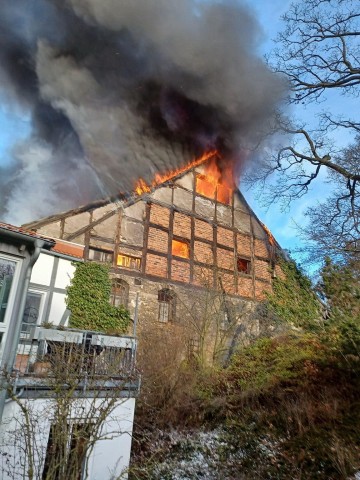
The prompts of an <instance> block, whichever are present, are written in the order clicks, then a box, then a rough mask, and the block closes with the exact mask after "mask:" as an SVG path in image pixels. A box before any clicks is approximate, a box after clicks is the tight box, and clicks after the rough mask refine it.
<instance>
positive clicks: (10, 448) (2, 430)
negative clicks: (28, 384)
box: [0, 398, 135, 480]
mask: <svg viewBox="0 0 360 480" xmlns="http://www.w3.org/2000/svg"><path fill="white" fill-rule="evenodd" d="M20 401H21V404H22V405H23V406H24V407H25V408H26V409H27V410H28V411H29V412H31V419H32V423H33V425H32V426H33V431H34V434H33V435H31V436H30V440H31V443H32V445H33V449H34V453H33V464H34V478H36V479H40V478H42V471H43V466H44V461H45V456H46V448H47V443H48V438H49V431H50V425H51V420H52V416H53V405H54V402H53V401H52V400H49V399H41V398H38V399H24V400H20ZM106 401H107V400H104V399H91V398H90V399H80V400H77V401H76V402H75V403H74V407H73V411H72V414H71V416H70V418H69V422H74V423H76V422H81V417H82V415H83V413H82V412H84V411H85V412H86V410H87V409H88V408H91V405H90V404H93V402H95V403H96V406H97V407H98V409H99V412H100V411H101V409H102V407H104V404H103V402H106ZM86 404H88V405H86ZM134 410H135V399H134V398H124V399H119V400H117V401H116V404H115V405H114V408H113V409H112V412H111V413H110V414H109V415H108V417H107V419H106V420H105V422H104V423H103V426H102V430H101V432H100V434H99V439H98V440H97V441H96V442H95V445H94V447H93V449H92V450H91V452H90V454H89V455H88V457H87V460H86V465H85V466H84V474H83V477H82V480H114V479H117V480H120V479H121V480H125V479H127V477H128V475H127V469H128V466H129V461H130V450H131V435H132V427H133V418H134ZM24 425H25V420H24V417H23V414H22V412H21V410H20V406H19V405H17V404H16V403H15V402H14V401H10V402H7V403H6V405H5V409H4V415H3V422H2V424H1V425H0V478H1V479H2V480H26V479H28V478H29V475H28V473H27V472H28V467H29V462H28V461H25V458H27V457H26V456H25V454H24V452H25V442H26V441H27V440H29V435H27V433H26V429H25V428H24Z"/></svg>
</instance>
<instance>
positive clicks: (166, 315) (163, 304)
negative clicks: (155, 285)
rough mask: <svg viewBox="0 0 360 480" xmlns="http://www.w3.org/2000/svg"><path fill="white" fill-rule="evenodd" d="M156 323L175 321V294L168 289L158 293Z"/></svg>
mask: <svg viewBox="0 0 360 480" xmlns="http://www.w3.org/2000/svg"><path fill="white" fill-rule="evenodd" d="M158 303H159V309H158V322H160V323H164V324H165V323H174V322H175V320H176V293H175V292H174V290H171V289H170V288H162V289H161V290H159V291H158Z"/></svg>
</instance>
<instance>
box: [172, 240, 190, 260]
mask: <svg viewBox="0 0 360 480" xmlns="http://www.w3.org/2000/svg"><path fill="white" fill-rule="evenodd" d="M189 250H190V249H189V244H188V243H186V242H182V241H180V240H173V241H172V245H171V252H172V254H173V255H174V256H176V257H181V258H189Z"/></svg>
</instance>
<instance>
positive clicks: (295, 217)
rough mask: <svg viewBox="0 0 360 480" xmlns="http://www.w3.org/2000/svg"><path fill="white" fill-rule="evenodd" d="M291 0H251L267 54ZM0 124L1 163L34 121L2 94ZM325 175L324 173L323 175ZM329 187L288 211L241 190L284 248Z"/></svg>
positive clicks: (295, 241) (309, 113)
mask: <svg viewBox="0 0 360 480" xmlns="http://www.w3.org/2000/svg"><path fill="white" fill-rule="evenodd" d="M290 3H291V2H290V1H284V0H273V1H272V2H269V1H267V0H256V1H253V2H251V4H250V7H251V8H252V9H253V11H254V12H255V14H256V16H257V18H258V20H259V23H260V25H261V26H262V30H263V38H262V42H261V45H260V51H259V53H261V54H264V53H266V52H268V51H269V50H270V49H271V48H272V46H273V43H272V39H273V38H274V37H275V35H276V33H277V32H278V31H279V30H280V29H281V25H282V24H281V20H280V16H281V15H282V14H283V13H285V12H286V11H287V9H288V7H289V5H290ZM342 102H343V99H342ZM341 108H343V103H341ZM353 108H354V107H353ZM338 109H340V106H339V103H337V102H334V103H333V111H335V112H336V111H337V110H338ZM314 113H315V110H314V109H313V107H308V108H307V109H304V110H302V111H300V110H299V109H298V110H297V111H296V114H297V116H298V117H300V118H302V117H303V118H312V117H314ZM0 126H1V128H0V165H6V164H9V162H10V160H11V149H12V148H13V145H15V144H16V143H17V142H19V141H20V140H22V139H25V138H26V137H28V136H29V134H30V133H31V123H30V118H29V116H28V115H27V114H26V112H23V111H22V110H21V109H20V108H19V107H18V108H14V107H13V106H11V105H10V103H9V102H7V99H6V98H1V97H0ZM340 141H341V140H340ZM323 179H325V176H323ZM328 188H329V186H328V185H326V184H325V183H323V182H320V181H319V182H317V184H316V185H315V186H314V188H313V189H312V190H311V191H310V193H309V194H308V195H306V196H305V197H303V198H302V199H300V200H298V201H296V202H294V203H293V204H292V205H291V206H290V208H289V209H288V210H286V211H285V212H282V211H281V209H280V206H279V205H272V206H271V207H270V208H268V209H265V208H262V206H261V204H260V203H259V201H258V200H257V197H256V194H255V192H253V191H249V190H246V189H242V190H243V193H244V195H245V197H246V198H247V200H248V202H249V204H250V205H251V207H252V208H253V210H254V211H255V212H256V213H257V215H258V217H259V218H260V219H261V221H263V222H264V223H265V224H266V225H267V226H268V227H269V228H270V229H271V231H272V232H273V234H274V236H275V237H276V238H277V240H278V242H279V243H280V244H281V245H282V246H283V248H285V249H288V250H292V249H293V248H294V247H297V246H299V245H301V243H300V241H299V238H298V232H297V230H296V228H295V222H296V223H298V224H300V225H301V224H302V222H303V221H304V220H303V218H304V217H303V213H304V211H305V210H306V208H307V207H308V206H310V205H313V204H314V203H315V202H316V201H320V200H323V198H324V195H325V193H326V191H327V190H328Z"/></svg>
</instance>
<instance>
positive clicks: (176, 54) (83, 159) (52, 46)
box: [0, 0, 285, 223]
mask: <svg viewBox="0 0 360 480" xmlns="http://www.w3.org/2000/svg"><path fill="white" fill-rule="evenodd" d="M258 40H259V29H258V26H257V24H256V22H255V20H254V18H253V16H252V15H251V13H250V12H249V11H248V9H246V8H245V7H244V6H243V5H240V4H239V2H235V1H230V0H229V1H227V0H222V1H221V0H218V1H207V2H203V1H201V0H181V1H179V0H1V3H0V69H1V70H0V81H1V86H2V89H1V92H0V94H2V95H3V96H4V98H5V97H6V98H7V99H8V100H9V101H11V102H13V103H14V104H17V105H19V106H20V107H21V108H23V109H24V110H25V111H28V112H30V113H31V117H32V125H33V133H32V135H31V138H29V139H28V140H27V141H26V142H23V143H22V144H21V145H17V146H16V147H14V150H13V161H12V164H11V165H10V166H8V167H7V169H6V170H5V168H2V170H1V167H0V173H1V177H0V191H1V192H2V205H1V206H0V215H2V216H4V215H5V216H6V218H7V219H8V220H10V221H14V222H15V223H19V222H23V221H27V220H30V219H33V218H36V217H38V216H39V215H47V214H50V213H53V212H54V211H59V210H62V209H65V208H70V207H71V206H78V205H79V204H81V203H84V202H87V201H90V200H93V199H94V198H98V197H103V196H106V195H109V194H112V195H113V194H116V192H118V191H124V190H129V189H132V187H133V185H134V181H135V179H137V178H138V177H140V176H141V177H144V178H146V179H149V178H151V177H152V175H153V174H154V173H155V172H156V171H164V170H168V169H170V168H172V167H175V166H179V165H180V164H185V163H186V162H188V161H189V160H190V159H191V158H192V157H193V156H194V155H198V154H199V153H202V152H203V151H204V150H207V149H212V148H218V149H220V150H221V151H222V152H223V153H224V154H226V155H227V156H229V157H234V158H235V157H236V155H237V152H238V151H240V150H243V149H247V148H251V147H252V146H253V145H255V144H257V142H258V141H259V138H260V137H262V136H263V135H264V133H265V132H267V131H268V129H269V128H270V127H271V125H272V123H273V120H274V112H275V109H276V107H277V106H278V103H279V102H280V101H281V98H282V97H283V94H284V90H285V85H284V83H283V82H282V81H281V80H279V79H278V78H277V77H275V76H274V75H273V74H272V73H271V72H270V71H269V70H268V68H267V67H266V65H265V64H264V63H263V62H262V61H261V60H260V59H259V58H258V57H257V56H256V49H257V46H258V45H257V44H258Z"/></svg>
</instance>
